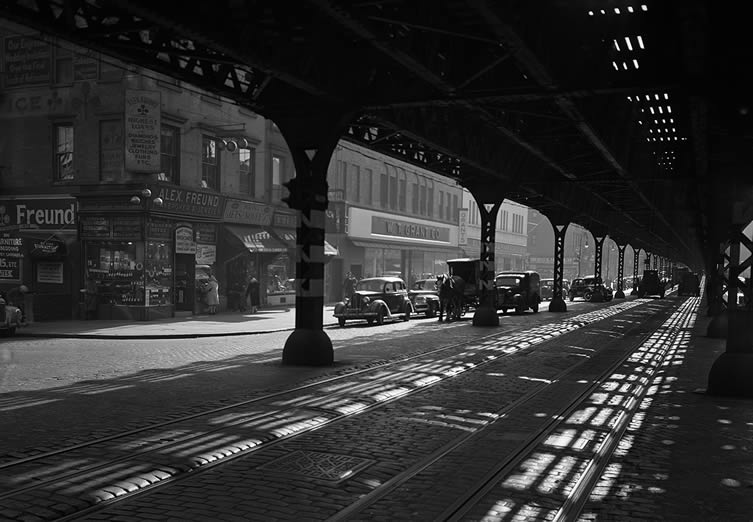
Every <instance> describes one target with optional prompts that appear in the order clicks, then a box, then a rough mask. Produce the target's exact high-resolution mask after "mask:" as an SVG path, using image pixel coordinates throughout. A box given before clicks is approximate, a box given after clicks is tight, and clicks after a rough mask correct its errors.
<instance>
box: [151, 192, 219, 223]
mask: <svg viewBox="0 0 753 522" xmlns="http://www.w3.org/2000/svg"><path fill="white" fill-rule="evenodd" d="M153 188H154V189H155V190H153V191H152V194H154V192H156V193H157V194H156V195H155V197H160V198H162V206H161V207H160V208H159V209H155V211H159V212H172V213H178V214H185V215H188V216H201V217H212V218H218V219H219V218H220V217H221V216H222V211H223V210H224V205H223V202H224V198H223V197H222V196H218V195H217V194H212V193H211V192H200V191H198V190H186V189H183V188H178V187H167V186H156V187H153Z"/></svg>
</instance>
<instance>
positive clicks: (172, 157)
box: [159, 125, 180, 185]
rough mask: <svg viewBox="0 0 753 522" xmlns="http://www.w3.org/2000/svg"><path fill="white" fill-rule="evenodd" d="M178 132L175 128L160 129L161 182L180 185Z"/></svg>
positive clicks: (168, 126) (165, 127) (167, 126)
mask: <svg viewBox="0 0 753 522" xmlns="http://www.w3.org/2000/svg"><path fill="white" fill-rule="evenodd" d="M179 140H180V131H179V129H178V128H177V127H172V126H170V125H162V126H161V127H160V145H159V146H160V168H161V169H162V170H161V175H160V180H161V181H168V182H170V183H175V184H176V185H177V184H180V174H179V173H180V141H179Z"/></svg>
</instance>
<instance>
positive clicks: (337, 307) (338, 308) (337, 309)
mask: <svg viewBox="0 0 753 522" xmlns="http://www.w3.org/2000/svg"><path fill="white" fill-rule="evenodd" d="M345 308H346V306H345V303H344V302H343V301H339V302H337V303H335V313H336V314H341V313H343V312H344V311H345Z"/></svg>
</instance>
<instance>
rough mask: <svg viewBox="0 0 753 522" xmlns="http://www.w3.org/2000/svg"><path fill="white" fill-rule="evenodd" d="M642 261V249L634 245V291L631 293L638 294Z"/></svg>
mask: <svg viewBox="0 0 753 522" xmlns="http://www.w3.org/2000/svg"><path fill="white" fill-rule="evenodd" d="M640 261H641V249H640V248H637V247H635V246H634V247H633V291H632V292H630V295H638V266H639V265H640Z"/></svg>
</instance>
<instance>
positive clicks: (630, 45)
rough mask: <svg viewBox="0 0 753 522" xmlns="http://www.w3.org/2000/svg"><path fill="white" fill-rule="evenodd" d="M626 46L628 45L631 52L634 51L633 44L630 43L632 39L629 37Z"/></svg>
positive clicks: (626, 39) (626, 38)
mask: <svg viewBox="0 0 753 522" xmlns="http://www.w3.org/2000/svg"><path fill="white" fill-rule="evenodd" d="M615 42H616V40H615ZM625 44H626V45H627V48H628V50H629V51H632V50H633V43H632V42H631V41H630V37H629V36H626V37H625Z"/></svg>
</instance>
